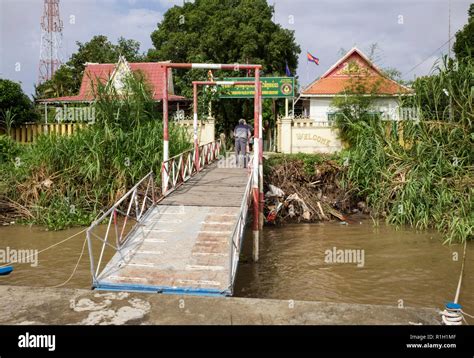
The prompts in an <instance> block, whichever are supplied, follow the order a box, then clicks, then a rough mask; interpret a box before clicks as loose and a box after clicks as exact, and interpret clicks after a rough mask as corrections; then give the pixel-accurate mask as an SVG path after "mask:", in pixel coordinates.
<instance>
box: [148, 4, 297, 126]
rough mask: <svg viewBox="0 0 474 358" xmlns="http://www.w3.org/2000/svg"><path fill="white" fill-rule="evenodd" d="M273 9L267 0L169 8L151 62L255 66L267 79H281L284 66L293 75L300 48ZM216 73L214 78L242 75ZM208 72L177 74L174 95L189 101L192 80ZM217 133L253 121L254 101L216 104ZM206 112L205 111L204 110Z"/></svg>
mask: <svg viewBox="0 0 474 358" xmlns="http://www.w3.org/2000/svg"><path fill="white" fill-rule="evenodd" d="M273 11H274V9H273V7H272V6H269V5H268V4H267V2H266V1H265V0H223V1H214V0H198V1H195V2H194V3H190V2H187V3H185V4H184V5H183V6H174V7H172V8H170V9H169V10H168V11H167V12H166V13H165V14H164V17H163V21H162V22H161V23H159V24H158V29H157V30H155V31H154V32H153V33H152V35H151V38H152V42H153V45H154V49H151V50H150V51H149V52H148V57H149V59H150V60H152V61H166V60H171V61H172V62H213V63H255V64H261V65H262V66H263V72H264V73H265V75H267V76H268V75H272V74H274V75H284V74H285V61H287V62H288V66H289V67H290V69H291V71H292V72H295V70H296V67H297V63H298V54H299V53H300V51H301V49H300V47H299V46H298V45H297V43H296V41H295V37H294V32H293V31H290V30H287V29H284V28H282V27H281V26H280V25H278V24H275V23H273V21H272V16H273ZM243 75H245V73H242V72H229V71H225V72H223V71H216V72H215V73H214V77H216V78H217V77H224V76H227V77H231V76H243ZM205 78H206V71H202V70H192V71H177V72H176V74H175V76H174V80H175V81H174V82H175V87H176V91H177V92H178V93H179V94H181V95H183V96H187V97H189V98H191V97H192V86H191V81H192V80H196V79H205ZM213 108H214V109H215V110H217V113H216V117H217V118H218V119H219V122H220V123H218V126H219V129H222V130H225V131H227V132H228V131H230V130H231V129H232V128H233V126H235V124H236V123H237V121H238V119H239V118H247V119H250V118H253V101H252V100H235V99H234V100H229V99H222V100H216V101H214V104H213ZM205 112H206V113H207V110H206V111H205Z"/></svg>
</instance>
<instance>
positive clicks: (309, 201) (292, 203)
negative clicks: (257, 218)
mask: <svg viewBox="0 0 474 358" xmlns="http://www.w3.org/2000/svg"><path fill="white" fill-rule="evenodd" d="M307 165H308V164H305V163H304V162H303V161H302V160H283V161H282V162H280V163H277V164H275V165H272V166H271V167H270V169H268V171H267V173H266V180H265V182H266V183H268V184H267V186H266V194H265V211H264V212H265V218H266V222H267V223H282V222H285V221H307V222H313V221H322V220H333V219H337V220H340V221H343V222H346V221H348V219H347V217H346V214H348V213H351V212H353V211H358V210H355V209H354V208H356V207H357V205H359V206H362V203H358V204H357V201H356V200H355V199H354V198H352V197H351V195H350V194H349V193H348V192H346V191H345V190H343V189H342V188H341V187H340V186H339V183H338V178H339V176H340V174H341V173H342V170H344V169H343V168H341V167H340V166H339V165H338V164H337V163H336V162H335V161H332V160H325V161H323V162H321V163H319V164H314V166H315V167H314V168H308V167H307ZM305 166H306V167H305Z"/></svg>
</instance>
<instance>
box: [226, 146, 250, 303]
mask: <svg viewBox="0 0 474 358" xmlns="http://www.w3.org/2000/svg"><path fill="white" fill-rule="evenodd" d="M252 162H253V155H252V156H251V157H250V160H249V163H252ZM251 165H252V164H250V165H249V179H248V181H247V186H246V187H245V193H244V197H243V198H242V202H241V204H240V209H239V218H238V219H237V223H236V224H235V226H234V229H233V230H232V234H231V236H230V255H229V256H230V258H229V290H230V293H231V295H232V293H233V288H234V281H235V276H236V274H237V266H238V263H239V257H240V250H241V248H242V242H243V235H244V234H245V225H246V221H247V214H248V210H249V207H250V204H251V200H252V195H251V193H252V186H253V175H252V167H251Z"/></svg>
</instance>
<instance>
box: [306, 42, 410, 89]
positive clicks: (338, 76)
mask: <svg viewBox="0 0 474 358" xmlns="http://www.w3.org/2000/svg"><path fill="white" fill-rule="evenodd" d="M351 62H355V63H357V65H358V68H359V69H363V70H364V75H363V77H361V78H364V80H365V81H366V82H367V84H368V87H369V88H372V86H373V85H376V87H375V88H376V93H377V94H380V95H392V96H393V95H398V94H408V93H411V92H412V90H411V89H409V88H408V87H405V86H402V85H400V84H399V83H397V82H395V81H393V80H392V79H390V78H388V77H386V76H385V75H384V74H383V73H382V72H381V71H380V70H379V69H378V68H377V67H376V66H375V65H374V64H373V63H372V62H371V61H370V60H369V59H368V58H367V56H365V55H364V54H363V53H362V52H361V51H360V50H358V49H357V48H353V49H352V50H350V51H349V52H348V53H347V54H346V55H345V56H344V57H342V58H341V59H340V60H339V61H337V62H336V63H335V64H334V65H333V66H332V67H331V68H330V69H329V70H328V71H326V73H325V74H323V75H322V76H321V78H319V79H318V80H316V81H314V82H313V83H311V84H310V85H309V86H307V87H306V88H305V89H304V90H303V91H302V92H301V94H302V96H303V97H304V96H305V95H309V96H311V95H320V96H324V95H329V96H333V95H336V94H338V93H341V92H343V91H344V90H346V89H348V88H349V87H350V85H351V84H352V83H353V81H352V79H353V78H354V76H356V75H355V74H350V73H348V71H347V69H348V66H350V63H351ZM359 76H360V74H359Z"/></svg>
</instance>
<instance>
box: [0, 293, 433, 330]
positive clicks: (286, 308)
mask: <svg viewBox="0 0 474 358" xmlns="http://www.w3.org/2000/svg"><path fill="white" fill-rule="evenodd" d="M0 296H1V297H3V302H2V305H0V324H13V325H45V324H46V325H52V324H58V325H61V324H63V325H64V324H78V325H110V324H112V325H122V324H139V325H194V324H199V325H351V324H354V325H408V324H415V323H416V324H424V325H437V324H439V316H438V313H437V310H436V309H434V308H409V307H407V308H403V309H401V308H398V307H397V306H379V305H361V304H346V303H328V302H308V301H285V300H269V299H253V298H234V297H229V298H219V297H196V296H167V295H158V294H138V293H125V292H102V291H91V290H80V289H64V288H63V289H58V288H54V289H52V288H36V287H35V288H33V287H18V286H0Z"/></svg>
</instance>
